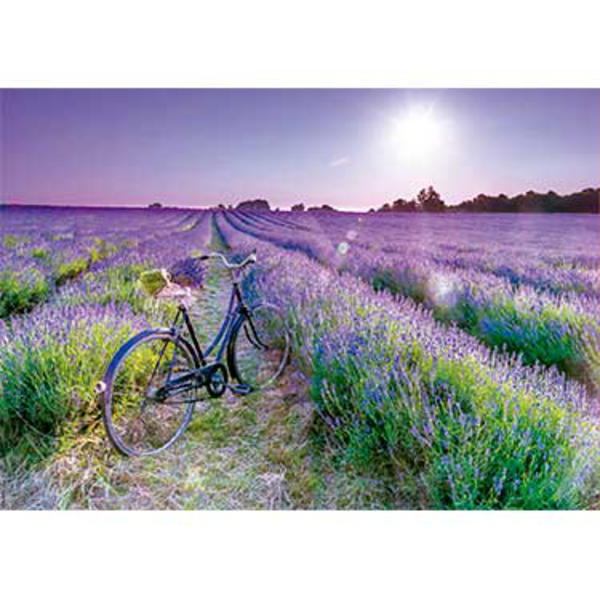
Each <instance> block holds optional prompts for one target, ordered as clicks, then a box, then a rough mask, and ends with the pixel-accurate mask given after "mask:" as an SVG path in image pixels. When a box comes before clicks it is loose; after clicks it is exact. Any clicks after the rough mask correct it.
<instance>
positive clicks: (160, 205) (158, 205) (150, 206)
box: [148, 202, 162, 208]
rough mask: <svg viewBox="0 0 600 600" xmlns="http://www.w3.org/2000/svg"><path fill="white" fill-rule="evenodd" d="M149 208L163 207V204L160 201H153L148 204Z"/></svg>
mask: <svg viewBox="0 0 600 600" xmlns="http://www.w3.org/2000/svg"><path fill="white" fill-rule="evenodd" d="M148 208H162V204H161V203H160V202H153V203H152V204H149V205H148Z"/></svg>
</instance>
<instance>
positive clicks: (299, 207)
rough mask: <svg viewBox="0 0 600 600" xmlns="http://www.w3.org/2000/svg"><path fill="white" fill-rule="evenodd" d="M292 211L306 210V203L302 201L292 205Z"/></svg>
mask: <svg viewBox="0 0 600 600" xmlns="http://www.w3.org/2000/svg"><path fill="white" fill-rule="evenodd" d="M292 212H304V204H302V202H300V203H299V204H294V206H292Z"/></svg>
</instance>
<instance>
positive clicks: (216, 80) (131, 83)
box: [0, 64, 600, 88]
mask: <svg viewBox="0 0 600 600" xmlns="http://www.w3.org/2000/svg"><path fill="white" fill-rule="evenodd" d="M0 87H5V88H11V87H12V88H15V87H17V88H19V87H26V88H32V87H33V88H35V87H54V88H63V87H66V88H73V87H75V88H78V87H81V88H96V87H101V88H112V87H116V88H148V87H151V88H154V87H160V88H163V87H165V88H197V87H209V88H215V87H216V88H249V87H250V88H299V87H300V88H307V87H313V88H340V87H341V88H411V87H429V88H489V87H513V88H557V87H558V88H590V87H591V88H597V87H600V65H598V64H520V65H517V64H474V65H473V64H471V65H453V64H436V65H433V64H431V65H426V64H205V65H201V64H183V65H182V64H175V65H173V64H170V65H160V64H158V65H157V64H124V65H117V64H87V65H34V64H20V65H18V64H4V65H0Z"/></svg>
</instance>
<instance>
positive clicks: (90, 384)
mask: <svg viewBox="0 0 600 600" xmlns="http://www.w3.org/2000/svg"><path fill="white" fill-rule="evenodd" d="M132 333H133V331H132V329H131V328H130V327H129V326H127V325H122V324H121V325H117V326H115V325H112V324H111V323H110V321H109V320H107V321H106V322H104V323H101V322H100V323H92V324H90V323H87V322H82V323H81V324H77V323H76V324H74V325H73V326H72V327H71V329H70V332H69V335H68V337H67V339H66V340H60V339H57V337H56V336H53V335H51V334H48V335H45V336H43V337H42V339H37V340H36V342H35V344H33V343H31V341H32V340H29V339H23V340H19V341H16V342H14V343H13V344H12V345H11V346H10V347H8V348H4V349H3V351H2V352H1V353H0V390H1V394H0V457H3V458H4V459H5V460H8V461H10V462H12V463H15V464H29V463H35V462H38V461H40V460H42V459H44V458H46V457H47V456H49V455H50V454H51V453H52V452H54V451H56V450H58V449H59V448H60V447H64V446H65V445H68V444H70V443H72V441H73V438H76V437H77V436H79V435H84V434H85V433H86V431H88V430H89V429H91V428H95V427H97V426H98V424H99V416H100V412H99V406H98V402H97V398H96V396H95V393H94V384H95V383H96V381H98V380H99V379H101V377H102V374H103V372H104V369H105V368H106V359H107V357H109V356H111V355H112V353H113V352H115V351H116V350H117V348H118V347H119V346H120V345H121V344H123V343H124V342H125V341H126V340H127V339H128V338H129V337H130V336H131V334H132Z"/></svg>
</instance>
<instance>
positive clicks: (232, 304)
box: [155, 279, 264, 397]
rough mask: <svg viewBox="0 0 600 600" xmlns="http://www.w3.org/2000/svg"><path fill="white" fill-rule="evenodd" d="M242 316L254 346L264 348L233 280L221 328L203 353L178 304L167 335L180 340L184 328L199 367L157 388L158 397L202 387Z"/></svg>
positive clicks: (184, 310) (185, 310)
mask: <svg viewBox="0 0 600 600" xmlns="http://www.w3.org/2000/svg"><path fill="white" fill-rule="evenodd" d="M242 317H246V318H248V322H249V323H250V329H251V331H252V334H253V337H254V339H255V340H256V342H257V343H258V345H260V346H264V345H263V344H262V342H261V341H260V340H259V339H258V336H257V334H256V330H255V328H254V324H253V323H252V320H251V318H250V311H249V309H248V307H247V305H246V302H245V300H244V297H243V295H242V292H241V289H240V282H239V280H236V279H234V281H233V284H232V289H231V295H230V297H229V306H228V308H227V313H226V315H225V319H224V320H223V322H222V323H221V327H220V329H219V331H218V333H217V334H216V336H215V337H214V339H213V340H212V341H211V343H210V344H209V346H208V348H207V350H206V351H205V352H203V351H202V347H201V346H200V342H199V340H198V336H197V335H196V330H195V328H194V324H193V323H192V320H191V319H190V316H189V312H188V308H187V306H186V305H185V304H184V303H181V304H180V305H179V309H178V311H177V315H176V317H175V320H174V321H173V324H172V325H171V328H170V332H171V333H172V334H173V335H174V336H176V337H177V338H179V337H182V333H181V330H182V328H185V330H186V331H187V333H188V335H189V338H190V340H191V346H192V349H193V351H194V352H195V353H196V356H197V359H198V362H199V363H200V367H199V368H197V369H194V370H193V371H191V372H189V373H186V374H185V375H181V376H179V377H176V378H174V379H172V380H170V381H168V383H167V384H166V385H165V386H163V388H162V389H161V392H162V394H164V395H165V396H167V397H168V396H169V395H170V394H171V393H177V392H181V391H182V390H187V389H193V388H197V387H202V386H203V385H206V384H207V382H209V381H210V379H211V376H212V375H213V373H214V371H215V370H217V369H219V368H224V367H223V366H222V362H221V360H222V358H223V354H224V352H225V350H226V349H227V346H228V344H229V341H230V340H231V334H232V332H233V329H234V327H235V325H236V323H237V321H238V319H240V318H242ZM217 348H218V350H217V354H216V356H215V359H214V361H211V362H210V363H209V362H208V360H207V359H208V358H209V357H210V356H211V355H212V354H213V352H214V351H215V349H217ZM162 358H163V356H162V353H161V355H160V356H159V358H158V360H157V363H156V366H155V371H156V369H157V368H158V365H159V364H160V362H161V361H162ZM175 358H176V353H174V354H173V357H172V359H171V364H173V363H174V362H175Z"/></svg>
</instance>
